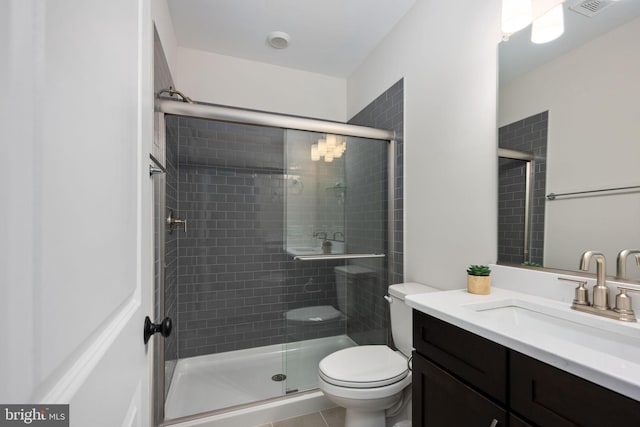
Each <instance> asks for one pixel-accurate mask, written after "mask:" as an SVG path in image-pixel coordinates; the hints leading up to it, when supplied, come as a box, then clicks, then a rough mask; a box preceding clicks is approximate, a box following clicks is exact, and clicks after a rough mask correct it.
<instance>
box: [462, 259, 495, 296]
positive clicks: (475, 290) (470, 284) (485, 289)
mask: <svg viewBox="0 0 640 427" xmlns="http://www.w3.org/2000/svg"><path fill="white" fill-rule="evenodd" d="M490 274H491V269H489V267H488V266H486V265H471V266H469V268H467V291H468V292H469V293H471V294H479V295H487V294H488V293H489V291H490V290H491V276H490Z"/></svg>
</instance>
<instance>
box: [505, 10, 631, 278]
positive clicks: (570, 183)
mask: <svg viewBox="0 0 640 427" xmlns="http://www.w3.org/2000/svg"><path fill="white" fill-rule="evenodd" d="M638 40H640V19H636V20H634V21H632V22H630V23H628V24H626V25H624V26H622V27H620V28H619V29H617V30H615V31H612V32H610V33H607V34H605V35H603V36H601V37H599V38H598V39H595V40H593V41H591V42H589V43H587V44H585V45H583V46H581V47H580V48H578V49H575V50H574V51H572V52H570V53H568V54H566V55H564V56H563V57H561V58H559V59H556V60H555V61H553V62H550V63H548V64H545V65H543V66H542V67H540V68H538V69H536V70H534V71H532V72H530V73H528V74H526V75H525V76H523V77H521V78H520V79H518V80H516V81H513V82H511V83H510V84H508V85H506V86H505V87H503V88H501V90H500V102H499V104H500V117H499V122H500V125H501V126H502V125H504V124H508V123H511V122H514V121H516V120H520V119H522V118H525V117H528V116H530V115H532V114H536V113H539V112H541V111H545V110H549V135H548V153H547V154H548V161H547V191H546V192H547V194H548V193H551V192H553V193H565V192H574V191H585V190H595V189H602V188H610V187H623V186H633V185H640V168H639V166H638V161H639V160H640V143H638V135H640V119H639V118H640V107H638V105H640V104H638V100H639V99H640V78H638V76H640V55H638V44H637V42H638ZM638 218H640V197H638V193H637V192H636V193H634V194H628V195H624V196H614V195H609V196H600V197H587V198H576V199H558V200H556V201H548V202H547V204H546V224H545V249H544V255H545V256H544V258H545V259H544V265H545V266H547V267H555V268H567V269H571V270H576V269H577V267H578V260H579V257H580V254H581V253H582V252H584V251H585V250H599V251H603V252H604V253H605V255H606V256H607V259H608V260H609V263H608V267H609V268H608V269H607V270H608V273H609V274H614V273H615V262H614V261H615V258H616V254H617V253H618V251H620V250H621V249H624V248H638V247H639V246H640V227H638ZM627 270H628V271H629V272H630V273H633V274H635V276H634V277H636V278H640V271H638V268H637V267H636V266H635V265H632V262H631V261H629V266H628V268H627Z"/></svg>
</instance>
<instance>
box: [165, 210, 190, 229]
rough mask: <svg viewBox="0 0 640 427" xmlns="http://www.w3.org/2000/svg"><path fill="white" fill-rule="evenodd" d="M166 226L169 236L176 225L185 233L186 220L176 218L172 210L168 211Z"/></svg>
mask: <svg viewBox="0 0 640 427" xmlns="http://www.w3.org/2000/svg"><path fill="white" fill-rule="evenodd" d="M167 225H168V226H169V234H171V233H173V229H174V228H175V227H176V226H177V225H181V226H182V231H184V232H185V233H186V232H187V220H186V219H183V218H176V217H175V215H174V213H173V210H170V211H169V216H168V217H167Z"/></svg>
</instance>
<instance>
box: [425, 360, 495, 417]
mask: <svg viewBox="0 0 640 427" xmlns="http://www.w3.org/2000/svg"><path fill="white" fill-rule="evenodd" d="M506 420H507V414H506V411H505V410H504V409H503V408H501V407H500V406H498V405H497V404H496V403H494V402H492V401H491V400H489V399H488V398H486V397H484V396H482V395H481V394H479V393H478V392H477V391H475V390H474V389H472V388H470V387H469V386H467V385H466V384H464V383H463V382H461V381H460V380H458V379H457V378H455V377H453V376H451V375H450V374H448V373H447V372H445V371H443V370H442V369H440V368H439V367H438V366H436V365H435V364H433V363H431V362H430V361H428V360H427V359H425V358H423V357H421V356H420V355H418V354H416V353H414V355H413V426H415V427H417V426H422V427H443V426H446V427H504V426H506V425H507V424H506Z"/></svg>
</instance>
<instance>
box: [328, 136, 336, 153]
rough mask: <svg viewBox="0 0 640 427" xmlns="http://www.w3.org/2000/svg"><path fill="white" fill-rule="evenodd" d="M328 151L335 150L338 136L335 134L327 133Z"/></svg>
mask: <svg viewBox="0 0 640 427" xmlns="http://www.w3.org/2000/svg"><path fill="white" fill-rule="evenodd" d="M326 140H327V151H331V150H333V148H334V147H335V146H336V142H337V138H336V136H335V135H331V134H327V138H326Z"/></svg>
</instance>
